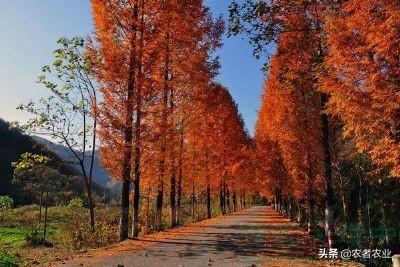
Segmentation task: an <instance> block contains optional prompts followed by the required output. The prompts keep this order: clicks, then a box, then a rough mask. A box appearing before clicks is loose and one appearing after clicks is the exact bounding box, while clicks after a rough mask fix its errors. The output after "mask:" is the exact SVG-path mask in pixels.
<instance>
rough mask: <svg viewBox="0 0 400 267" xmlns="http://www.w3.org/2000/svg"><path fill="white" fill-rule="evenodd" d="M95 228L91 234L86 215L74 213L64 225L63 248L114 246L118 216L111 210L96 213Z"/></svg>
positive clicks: (78, 248)
mask: <svg viewBox="0 0 400 267" xmlns="http://www.w3.org/2000/svg"><path fill="white" fill-rule="evenodd" d="M95 217H96V227H95V232H94V233H92V231H91V229H90V219H89V216H88V214H87V213H86V212H85V213H83V214H82V213H79V212H75V213H74V214H73V215H72V216H71V218H70V222H69V223H67V224H66V225H65V227H64V228H63V232H62V235H61V236H62V238H63V240H61V242H62V243H63V244H64V246H66V247H68V248H70V249H73V250H81V249H86V248H99V247H104V246H108V245H111V244H114V243H116V242H117V240H118V214H117V213H115V212H113V210H102V211H99V212H96V216H95Z"/></svg>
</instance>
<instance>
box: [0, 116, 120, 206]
mask: <svg viewBox="0 0 400 267" xmlns="http://www.w3.org/2000/svg"><path fill="white" fill-rule="evenodd" d="M37 140H38V138H35V139H34V138H32V137H30V136H28V135H25V134H23V133H22V132H21V131H20V130H19V129H17V128H15V127H13V126H12V125H11V124H10V123H8V122H6V121H4V120H2V119H0V195H11V196H13V197H14V198H17V199H18V201H17V204H30V203H29V200H28V199H29V195H28V196H25V197H22V196H21V194H23V193H22V189H21V188H20V187H18V186H15V185H13V183H12V179H13V175H14V169H13V167H12V163H13V162H15V161H17V160H18V159H19V158H20V156H21V155H22V154H23V153H26V152H30V153H35V154H41V155H46V156H48V157H49V158H51V159H52V163H51V164H50V166H49V167H50V168H51V169H54V170H55V171H57V173H59V174H60V178H61V177H62V179H63V181H60V183H58V184H57V187H56V188H54V190H58V191H63V190H64V191H68V192H65V195H66V196H68V198H71V197H74V196H84V187H83V182H82V179H80V172H79V171H78V170H77V169H76V168H75V167H72V166H70V165H69V164H67V163H65V162H64V161H63V159H62V156H61V155H58V153H57V152H56V151H53V150H52V149H48V146H46V145H44V144H43V143H42V142H38V141H37ZM96 166H97V165H96ZM98 172H99V171H97V170H96V173H98ZM38 175H40V174H38ZM96 177H97V175H96ZM102 177H103V180H100V181H97V180H95V182H94V184H93V189H94V191H95V193H96V195H98V196H99V197H102V198H104V199H110V198H111V197H112V195H113V194H112V192H111V190H110V189H108V188H106V187H105V185H106V184H105V183H104V181H105V180H104V179H105V178H104V176H102ZM33 179H34V178H33V177H32V181H33ZM18 202H21V203H18Z"/></svg>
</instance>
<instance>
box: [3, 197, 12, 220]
mask: <svg viewBox="0 0 400 267" xmlns="http://www.w3.org/2000/svg"><path fill="white" fill-rule="evenodd" d="M13 206H14V200H13V199H12V198H11V197H9V196H0V220H3V219H4V216H5V215H6V214H7V212H8V211H9V210H11V209H12V208H13Z"/></svg>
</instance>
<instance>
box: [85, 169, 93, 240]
mask: <svg viewBox="0 0 400 267" xmlns="http://www.w3.org/2000/svg"><path fill="white" fill-rule="evenodd" d="M83 171H85V170H84V169H83ZM83 176H84V180H85V187H86V194H87V198H88V205H89V215H90V229H91V231H92V233H94V231H95V221H94V203H93V196H92V187H91V182H90V181H89V179H88V177H87V176H86V174H83Z"/></svg>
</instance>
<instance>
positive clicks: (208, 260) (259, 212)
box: [60, 206, 356, 267]
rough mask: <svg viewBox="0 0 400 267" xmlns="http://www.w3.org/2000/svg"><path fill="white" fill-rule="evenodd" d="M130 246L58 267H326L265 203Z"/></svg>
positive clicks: (304, 238) (293, 228) (313, 248)
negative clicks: (140, 246)
mask: <svg viewBox="0 0 400 267" xmlns="http://www.w3.org/2000/svg"><path fill="white" fill-rule="evenodd" d="M128 242H138V241H133V240H132V241H128ZM132 244H133V243H130V244H129V243H127V245H125V247H126V249H122V250H121V249H119V250H118V251H117V252H115V251H114V252H112V253H105V254H104V255H103V254H99V255H97V256H96V255H95V256H93V257H92V258H78V259H75V260H72V261H69V262H66V263H63V264H62V265H60V266H124V267H127V266H163V267H164V266H165V267H168V266H173V267H177V266H182V267H183V266H188V267H195V266H229V267H235V266H328V263H327V262H322V261H319V260H317V259H315V258H316V257H315V255H316V254H317V252H318V249H317V248H316V244H315V241H314V240H313V239H312V238H309V237H308V236H307V235H306V234H305V233H304V232H303V231H302V230H301V229H300V228H299V227H298V226H296V224H294V223H291V222H289V221H288V220H287V219H284V218H283V217H282V216H280V215H279V214H277V213H276V212H275V211H274V210H272V209H271V208H270V207H260V206H257V207H252V208H249V209H247V210H244V211H241V212H238V213H234V214H231V215H227V216H224V217H222V218H220V219H214V220H211V221H209V222H206V223H204V224H203V225H201V226H200V227H199V228H195V229H192V228H190V229H188V230H187V231H185V229H184V228H183V230H180V231H176V232H174V230H172V231H171V232H170V233H168V234H166V235H164V236H161V237H159V238H155V239H154V238H153V239H151V240H150V239H149V240H147V243H146V245H145V246H143V247H142V248H137V247H136V248H134V249H132V248H129V246H131V245H132ZM335 266H350V265H348V264H347V265H341V264H335ZM351 266H356V265H351Z"/></svg>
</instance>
